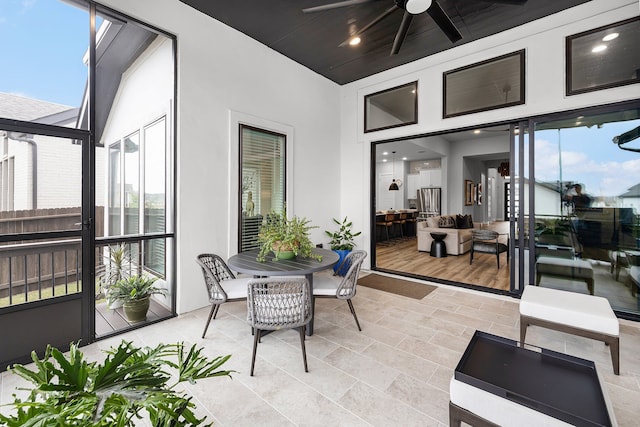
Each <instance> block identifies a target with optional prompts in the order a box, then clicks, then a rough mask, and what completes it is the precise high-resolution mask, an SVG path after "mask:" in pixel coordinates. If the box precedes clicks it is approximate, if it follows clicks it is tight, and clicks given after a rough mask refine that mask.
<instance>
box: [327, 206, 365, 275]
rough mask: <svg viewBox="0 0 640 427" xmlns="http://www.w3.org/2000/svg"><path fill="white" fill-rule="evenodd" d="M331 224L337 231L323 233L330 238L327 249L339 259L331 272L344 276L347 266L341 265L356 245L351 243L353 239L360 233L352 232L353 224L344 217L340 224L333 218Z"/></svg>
mask: <svg viewBox="0 0 640 427" xmlns="http://www.w3.org/2000/svg"><path fill="white" fill-rule="evenodd" d="M333 222H334V223H336V225H338V227H339V228H338V231H335V232H332V231H329V230H326V231H325V233H326V234H327V236H329V237H331V241H330V242H329V247H330V248H331V250H332V251H334V252H335V253H337V254H338V256H339V257H340V259H339V260H338V262H337V263H336V264H335V265H334V266H333V271H335V272H336V273H337V274H340V275H344V273H346V271H347V270H348V269H349V266H348V265H344V266H343V265H342V263H343V261H344V259H345V258H346V256H347V255H349V252H351V251H352V250H353V248H354V247H355V245H356V244H355V242H354V241H353V239H354V237H358V236H359V235H360V234H362V232H360V231H358V232H357V233H354V232H352V231H351V227H352V226H353V223H352V222H351V221H349V220H348V219H347V217H346V216H345V217H344V220H342V222H340V221H338V220H337V219H335V218H333Z"/></svg>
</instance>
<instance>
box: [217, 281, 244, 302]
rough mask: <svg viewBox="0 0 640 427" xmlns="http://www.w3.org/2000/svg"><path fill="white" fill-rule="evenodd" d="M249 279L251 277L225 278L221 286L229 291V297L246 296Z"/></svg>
mask: <svg viewBox="0 0 640 427" xmlns="http://www.w3.org/2000/svg"><path fill="white" fill-rule="evenodd" d="M249 280H251V277H243V278H240V279H229V280H223V281H222V282H220V286H222V289H224V291H225V292H226V293H227V298H228V299H239V298H246V297H247V284H248V283H249Z"/></svg>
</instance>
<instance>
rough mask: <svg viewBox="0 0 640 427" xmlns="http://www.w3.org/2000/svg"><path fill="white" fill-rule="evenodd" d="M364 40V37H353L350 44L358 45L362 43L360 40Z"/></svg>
mask: <svg viewBox="0 0 640 427" xmlns="http://www.w3.org/2000/svg"><path fill="white" fill-rule="evenodd" d="M361 41H362V39H361V38H360V37H358V36H355V37H352V38H351V40H349V44H350V45H351V46H357V45H359V44H360V42H361Z"/></svg>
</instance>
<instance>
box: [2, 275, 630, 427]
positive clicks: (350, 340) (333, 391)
mask: <svg viewBox="0 0 640 427" xmlns="http://www.w3.org/2000/svg"><path fill="white" fill-rule="evenodd" d="M354 305H355V308H356V311H357V314H358V317H359V319H360V323H361V325H362V332H358V329H357V328H356V325H355V322H354V321H353V317H352V316H351V314H350V313H349V309H348V306H347V304H346V303H345V302H344V301H338V300H333V299H320V300H317V301H316V317H315V331H314V332H315V333H314V335H313V336H312V337H307V340H306V346H307V356H308V359H309V360H308V362H309V372H308V373H305V372H304V368H303V364H302V356H301V353H300V344H299V339H298V333H297V332H296V331H290V330H287V331H278V332H275V333H272V334H270V335H268V336H266V337H264V338H263V339H262V343H261V344H259V345H258V358H257V361H256V369H255V376H254V377H250V376H249V368H250V363H251V349H252V345H253V340H252V336H251V332H250V329H249V327H248V326H247V323H246V321H245V316H246V303H244V302H238V303H228V304H225V305H223V306H222V308H221V309H220V312H219V314H218V318H217V319H216V320H214V321H213V322H212V324H211V326H210V327H209V331H208V332H207V336H206V338H205V339H201V338H200V336H201V334H202V329H203V327H204V324H205V321H206V317H207V314H208V308H203V309H200V310H196V311H193V312H190V313H186V314H183V315H181V316H179V317H177V318H174V319H171V320H167V321H164V322H161V323H158V324H155V325H152V326H148V327H145V328H143V329H140V330H137V331H134V332H130V333H128V334H126V335H123V336H120V337H118V338H111V339H108V340H104V341H100V342H97V343H94V344H92V345H89V346H87V347H84V351H85V352H86V353H87V355H89V356H90V357H96V358H97V357H99V356H100V354H101V351H102V349H106V348H109V347H110V346H112V345H115V344H117V342H119V340H120V339H122V338H125V339H129V340H133V341H135V342H136V343H138V344H141V345H154V344H156V343H159V342H169V341H172V342H173V341H185V342H186V343H198V344H200V345H202V346H204V347H205V348H206V350H207V351H208V352H209V354H210V355H211V356H217V355H225V354H231V355H232V357H231V359H230V360H229V362H227V364H226V365H225V367H226V369H233V370H235V371H237V372H235V373H234V374H233V378H232V379H229V378H212V379H208V380H203V381H200V382H198V383H197V384H195V385H189V386H187V387H186V388H187V390H188V391H189V392H190V393H192V394H193V396H194V398H195V402H196V404H197V405H198V408H199V409H198V410H199V412H200V414H201V415H207V416H208V417H209V419H210V420H211V421H213V422H214V423H215V425H216V426H256V425H260V426H279V427H280V426H310V425H321V426H350V427H351V426H403V427H405V426H443V425H448V407H447V405H448V402H449V392H448V390H449V380H450V379H451V377H452V375H453V370H454V369H455V366H456V365H457V363H458V361H459V359H460V356H461V354H462V352H463V351H464V349H465V348H466V346H467V343H468V341H469V339H470V337H471V336H472V335H473V333H474V331H475V330H476V329H478V330H482V331H485V332H489V333H493V334H496V335H501V336H505V337H507V338H511V339H514V340H517V339H518V335H519V324H518V300H516V299H512V298H509V297H503V296H496V295H491V294H484V293H479V292H474V291H468V290H464V289H458V288H453V287H446V286H440V287H439V288H438V289H437V290H435V291H433V292H432V293H431V294H429V295H427V296H426V297H425V298H424V299H422V300H413V299H410V298H405V297H401V296H397V295H394V294H389V293H385V292H382V291H377V290H374V289H370V288H365V287H359V288H358V295H357V296H356V297H355V299H354ZM620 324H621V360H620V365H621V368H620V370H621V375H620V376H616V375H614V374H613V370H612V368H611V359H610V354H609V350H608V348H607V347H606V346H605V345H604V344H602V343H601V342H597V341H593V340H589V339H586V338H580V337H575V336H572V335H567V334H563V333H560V332H555V331H549V330H545V329H541V328H537V327H531V328H530V330H529V331H528V332H527V341H528V342H529V343H531V344H534V345H536V346H541V347H546V348H549V349H552V350H555V351H560V352H567V353H569V354H572V355H574V356H578V357H583V358H586V359H591V360H594V361H595V362H596V365H597V368H598V371H599V372H600V374H601V376H602V377H604V380H605V386H606V391H607V393H608V395H609V397H610V399H611V402H612V404H613V408H614V411H615V416H616V418H617V421H618V425H620V426H637V425H638V423H639V421H638V420H640V404H639V402H640V324H638V323H635V322H629V321H625V320H621V321H620ZM0 381H1V384H0V385H1V392H0V403H3V404H4V403H7V402H8V401H10V400H11V394H12V393H14V392H15V387H16V386H17V385H19V384H20V381H19V378H17V377H15V376H13V375H9V374H8V373H6V372H5V373H3V374H2V375H1V376H0ZM5 410H6V409H5Z"/></svg>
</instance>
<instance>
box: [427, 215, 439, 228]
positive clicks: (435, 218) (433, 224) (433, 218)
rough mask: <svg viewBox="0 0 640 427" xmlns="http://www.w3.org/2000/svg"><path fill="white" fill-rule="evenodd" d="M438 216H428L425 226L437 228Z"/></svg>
mask: <svg viewBox="0 0 640 427" xmlns="http://www.w3.org/2000/svg"><path fill="white" fill-rule="evenodd" d="M439 221H440V217H439V216H430V217H428V218H427V227H429V228H438V227H440V225H439Z"/></svg>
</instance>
